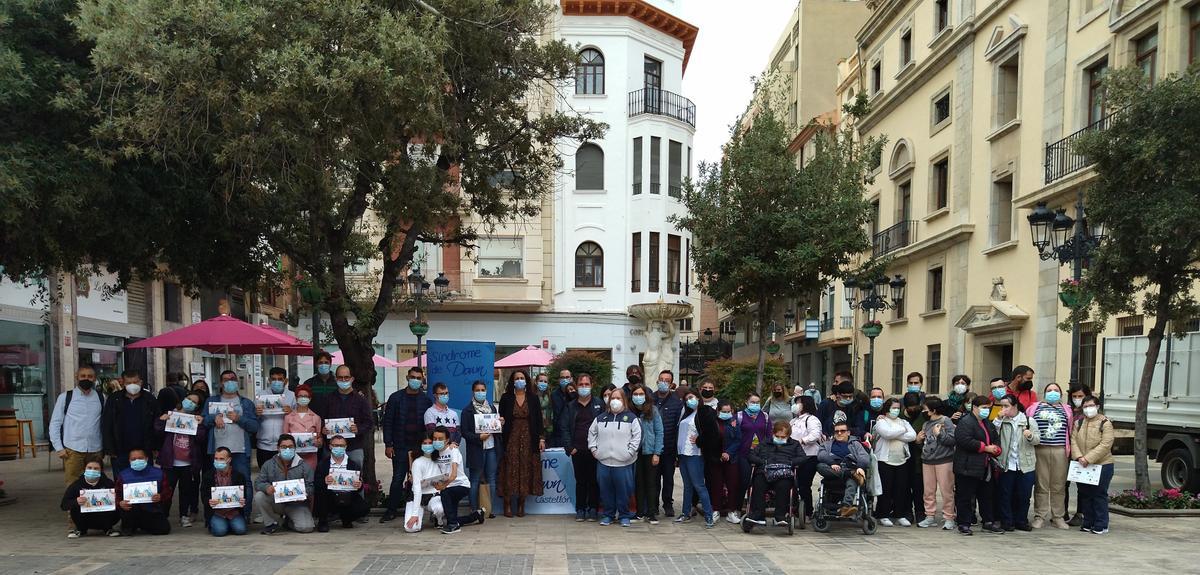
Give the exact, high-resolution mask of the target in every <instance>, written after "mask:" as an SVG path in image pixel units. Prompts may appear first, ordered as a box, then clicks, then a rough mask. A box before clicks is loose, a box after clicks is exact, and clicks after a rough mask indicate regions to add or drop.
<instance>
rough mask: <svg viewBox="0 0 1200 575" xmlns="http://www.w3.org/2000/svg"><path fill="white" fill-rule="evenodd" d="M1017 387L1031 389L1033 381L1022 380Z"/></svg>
mask: <svg viewBox="0 0 1200 575" xmlns="http://www.w3.org/2000/svg"><path fill="white" fill-rule="evenodd" d="M1017 389H1019V390H1021V391H1029V390H1031V389H1033V382H1032V381H1022V382H1021V383H1018V384H1017Z"/></svg>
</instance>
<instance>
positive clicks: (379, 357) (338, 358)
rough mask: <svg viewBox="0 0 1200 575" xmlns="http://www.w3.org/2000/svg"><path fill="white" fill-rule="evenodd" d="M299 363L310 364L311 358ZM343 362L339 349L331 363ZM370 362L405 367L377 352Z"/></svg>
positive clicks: (338, 363)
mask: <svg viewBox="0 0 1200 575" xmlns="http://www.w3.org/2000/svg"><path fill="white" fill-rule="evenodd" d="M301 363H302V364H304V365H312V364H313V360H311V359H306V360H304V361H303V362H301ZM345 363H346V358H345V357H344V356H343V355H342V352H340V351H339V352H337V353H334V354H333V365H344V364H345ZM371 363H373V364H374V365H375V367H405V365H404V364H403V363H400V362H398V361H395V360H392V359H388V358H386V357H383V356H382V355H378V354H376V355H375V356H373V357H371ZM413 365H416V360H415V359H414V360H413Z"/></svg>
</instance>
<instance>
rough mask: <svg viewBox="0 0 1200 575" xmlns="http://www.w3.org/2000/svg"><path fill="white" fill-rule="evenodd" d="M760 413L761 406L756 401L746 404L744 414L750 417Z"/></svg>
mask: <svg viewBox="0 0 1200 575" xmlns="http://www.w3.org/2000/svg"><path fill="white" fill-rule="evenodd" d="M760 411H762V405H760V404H759V403H758V402H757V401H755V402H751V403H747V404H746V413H749V414H750V415H758V412H760Z"/></svg>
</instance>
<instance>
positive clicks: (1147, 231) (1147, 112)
mask: <svg viewBox="0 0 1200 575" xmlns="http://www.w3.org/2000/svg"><path fill="white" fill-rule="evenodd" d="M1105 91H1106V94H1107V98H1108V102H1109V105H1110V106H1111V107H1112V109H1115V110H1120V112H1119V113H1117V114H1115V116H1114V117H1113V119H1112V121H1111V122H1110V124H1109V126H1108V128H1107V129H1105V130H1097V131H1093V132H1089V133H1087V134H1085V135H1084V136H1082V137H1081V138H1080V139H1079V141H1078V142H1077V143H1076V144H1075V148H1074V151H1075V152H1076V153H1078V154H1081V155H1083V156H1085V157H1087V158H1088V159H1089V160H1091V161H1093V162H1094V163H1095V169H1096V175H1097V177H1096V180H1095V182H1094V183H1093V184H1092V186H1091V187H1090V188H1089V189H1088V191H1087V218H1088V221H1089V223H1096V222H1098V223H1102V224H1103V225H1104V227H1105V231H1106V235H1107V238H1108V239H1107V240H1106V241H1105V242H1104V243H1102V244H1101V245H1100V246H1099V247H1098V248H1097V249H1096V251H1094V252H1093V253H1092V254H1091V257H1090V260H1089V263H1088V268H1087V272H1086V275H1085V276H1084V279H1083V283H1082V286H1081V289H1082V291H1083V293H1084V294H1085V296H1090V297H1091V304H1090V305H1088V306H1085V307H1080V308H1077V309H1074V310H1073V311H1072V314H1073V318H1072V319H1079V320H1081V321H1083V320H1087V319H1089V317H1091V318H1094V319H1096V320H1097V321H1100V322H1103V321H1104V320H1105V319H1106V318H1107V317H1109V316H1110V315H1113V314H1145V315H1147V316H1153V317H1154V325H1153V327H1151V328H1150V333H1149V346H1148V348H1147V351H1146V359H1145V363H1144V364H1143V366H1142V374H1141V381H1140V382H1139V384H1138V392H1137V402H1136V404H1135V410H1136V411H1135V420H1134V454H1135V457H1134V472H1135V476H1136V482H1137V489H1139V490H1142V491H1149V490H1150V473H1149V465H1148V462H1147V441H1146V437H1147V433H1146V410H1147V407H1148V406H1149V402H1150V383H1151V380H1152V379H1153V376H1154V366H1155V364H1156V363H1157V362H1158V357H1159V353H1160V351H1161V349H1162V342H1163V338H1164V337H1165V336H1167V335H1168V334H1169V333H1172V332H1173V333H1174V334H1175V335H1176V336H1182V335H1183V330H1184V329H1185V325H1186V323H1187V320H1189V319H1191V318H1194V317H1196V316H1197V315H1200V305H1198V303H1197V300H1196V294H1195V285H1196V280H1197V279H1200V267H1198V266H1197V262H1198V261H1200V226H1197V225H1196V222H1198V221H1200V201H1198V200H1197V194H1198V193H1200V162H1198V161H1197V157H1200V75H1197V74H1196V69H1195V68H1193V70H1192V72H1191V73H1189V74H1185V75H1183V76H1180V77H1172V78H1168V79H1165V80H1161V81H1158V82H1157V83H1155V84H1154V85H1153V86H1151V85H1150V84H1149V83H1148V82H1146V79H1145V77H1144V76H1143V75H1142V72H1141V70H1140V69H1136V68H1134V69H1125V70H1118V71H1115V72H1113V73H1112V74H1111V75H1110V76H1109V78H1108V79H1107V80H1106V81H1105ZM1069 322H1070V320H1068V322H1065V323H1069Z"/></svg>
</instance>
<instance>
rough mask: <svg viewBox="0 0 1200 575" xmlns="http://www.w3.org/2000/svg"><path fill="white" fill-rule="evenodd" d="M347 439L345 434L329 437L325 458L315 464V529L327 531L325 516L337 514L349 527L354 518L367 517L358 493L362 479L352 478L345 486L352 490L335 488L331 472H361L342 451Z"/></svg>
mask: <svg viewBox="0 0 1200 575" xmlns="http://www.w3.org/2000/svg"><path fill="white" fill-rule="evenodd" d="M347 445H349V442H347V441H346V438H345V437H342V436H340V435H335V436H333V437H332V438H331V439H330V440H329V457H328V458H324V459H321V462H320V463H318V464H317V472H316V477H318V478H320V479H319V480H318V481H317V504H316V512H317V531H320V532H321V533H325V532H328V531H329V516H330V515H332V514H334V513H337V516H338V518H339V519H341V520H342V527H343V528H345V529H352V528H353V527H354V521H355V520H356V519H358V518H360V517H366V516H367V511H368V509H367V501H366V500H365V499H363V496H362V491H361V490H362V478H361V477H359V478H358V479H355V480H354V481H353V483H351V484H350V485H349V487H351V488H352V490H344V489H343V490H335V489H333V487H334V486H335V485H337V478H336V477H334V474H333V472H334V471H337V470H341V471H359V472H361V471H362V466H361V465H359V464H357V463H355V462H354V461H353V460H351V459H350V456H349V455H347V454H346V447H347Z"/></svg>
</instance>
